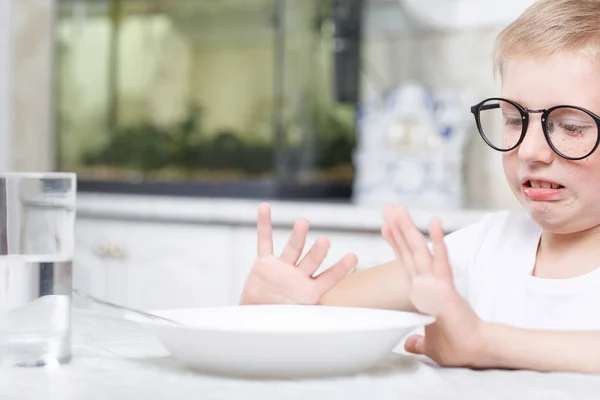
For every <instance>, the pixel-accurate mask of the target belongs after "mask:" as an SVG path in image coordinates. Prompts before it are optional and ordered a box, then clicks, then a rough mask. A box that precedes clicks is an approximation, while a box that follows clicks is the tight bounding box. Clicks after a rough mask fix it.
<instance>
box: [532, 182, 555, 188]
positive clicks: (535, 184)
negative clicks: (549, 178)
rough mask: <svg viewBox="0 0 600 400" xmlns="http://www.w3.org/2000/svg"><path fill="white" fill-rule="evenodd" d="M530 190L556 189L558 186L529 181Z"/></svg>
mask: <svg viewBox="0 0 600 400" xmlns="http://www.w3.org/2000/svg"><path fill="white" fill-rule="evenodd" d="M529 184H530V185H531V187H532V188H536V189H558V188H560V185H559V184H557V183H550V182H543V181H529Z"/></svg>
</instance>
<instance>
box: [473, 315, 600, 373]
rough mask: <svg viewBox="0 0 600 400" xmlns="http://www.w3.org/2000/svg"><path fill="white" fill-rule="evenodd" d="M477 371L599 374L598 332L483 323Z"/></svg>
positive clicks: (599, 336)
mask: <svg viewBox="0 0 600 400" xmlns="http://www.w3.org/2000/svg"><path fill="white" fill-rule="evenodd" d="M483 338H484V343H485V345H484V350H483V355H482V357H479V359H480V363H479V365H476V367H480V368H507V369H529V370H536V371H563V372H581V373H593V374H600V331H572V332H566V331H565V332H559V331H541V330H524V329H518V328H513V327H510V326H507V325H500V324H486V327H485V328H484V333H483Z"/></svg>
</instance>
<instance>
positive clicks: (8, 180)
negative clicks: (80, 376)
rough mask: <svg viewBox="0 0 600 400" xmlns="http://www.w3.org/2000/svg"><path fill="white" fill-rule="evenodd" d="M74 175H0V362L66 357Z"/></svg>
mask: <svg viewBox="0 0 600 400" xmlns="http://www.w3.org/2000/svg"><path fill="white" fill-rule="evenodd" d="M76 192H77V189H76V176H75V174H71V173H8V174H4V173H0V364H4V365H16V366H47V365H60V364H63V363H66V362H68V361H69V360H70V359H71V291H72V265H73V263H72V260H73V250H74V229H75V199H76Z"/></svg>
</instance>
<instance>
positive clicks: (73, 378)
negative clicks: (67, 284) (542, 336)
mask: <svg viewBox="0 0 600 400" xmlns="http://www.w3.org/2000/svg"><path fill="white" fill-rule="evenodd" d="M588 398H589V399H597V398H600V376H592V375H579V374H563V373H560V374H559V373H537V372H531V371H471V370H467V369H447V368H439V367H435V366H432V365H430V364H427V363H424V362H422V361H419V360H416V359H411V358H408V357H405V356H402V355H397V354H393V355H390V358H389V359H388V360H386V361H385V362H382V363H381V364H380V365H377V366H376V367H374V368H372V369H370V370H369V371H365V372H364V373H360V374H357V375H353V376H346V377H337V378H326V379H325V378H324V379H308V380H251V379H248V380H245V379H238V378H228V377H218V376H209V375H203V374H200V373H197V372H194V371H191V370H188V369H186V368H185V367H183V366H182V365H180V364H179V363H178V362H177V361H176V360H174V359H173V358H171V357H170V356H169V354H168V353H167V352H166V350H164V349H163V347H162V346H161V345H160V342H158V341H157V340H156V339H155V338H154V337H153V336H152V335H151V334H150V333H149V332H147V331H146V330H144V329H143V328H141V327H140V326H138V325H136V324H135V323H133V322H130V321H125V320H121V319H117V318H112V317H111V318H108V317H103V316H99V315H97V314H92V313H88V312H84V311H81V310H76V311H75V312H74V316H73V360H72V362H71V363H70V364H68V365H65V366H62V367H58V368H54V369H42V368H10V367H2V368H0V399H11V400H12V399H61V400H64V399H85V400H93V399H111V400H118V399H261V400H269V399H277V400H280V399H290V400H293V399H303V400H306V399H328V400H333V399H344V400H348V399H361V400H363V399H394V400H399V399H477V400H482V399H544V400H551V399H588Z"/></svg>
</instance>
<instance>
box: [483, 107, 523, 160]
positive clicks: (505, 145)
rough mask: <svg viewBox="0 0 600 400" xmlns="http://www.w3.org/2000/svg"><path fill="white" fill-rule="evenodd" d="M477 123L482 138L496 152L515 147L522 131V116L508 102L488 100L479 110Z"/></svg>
mask: <svg viewBox="0 0 600 400" xmlns="http://www.w3.org/2000/svg"><path fill="white" fill-rule="evenodd" d="M479 121H480V122H481V130H482V131H483V132H482V133H483V136H485V138H486V139H487V141H488V142H489V143H490V144H491V145H492V147H494V148H496V149H498V150H508V149H511V148H513V147H514V146H516V144H517V143H518V142H519V139H520V138H521V132H522V131H523V116H522V115H521V112H520V111H519V110H518V109H517V108H516V107H515V106H513V105H512V104H510V103H509V102H506V101H503V100H489V101H486V102H485V103H483V105H482V106H481V108H480V109H479Z"/></svg>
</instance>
